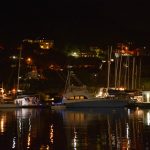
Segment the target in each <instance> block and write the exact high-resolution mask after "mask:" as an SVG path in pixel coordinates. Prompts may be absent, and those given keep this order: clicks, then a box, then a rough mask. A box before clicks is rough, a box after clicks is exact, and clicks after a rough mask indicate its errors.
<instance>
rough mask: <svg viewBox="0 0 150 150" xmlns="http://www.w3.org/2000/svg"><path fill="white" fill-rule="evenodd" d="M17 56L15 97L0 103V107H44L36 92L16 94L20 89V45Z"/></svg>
mask: <svg viewBox="0 0 150 150" xmlns="http://www.w3.org/2000/svg"><path fill="white" fill-rule="evenodd" d="M19 51H20V52H19V58H18V60H19V61H18V75H17V90H16V91H17V93H16V97H15V98H14V99H12V100H11V101H10V102H9V103H5V102H3V103H0V108H24V107H27V108H28V107H46V105H44V104H42V103H41V101H40V96H39V95H37V94H18V93H19V92H20V91H21V90H20V67H21V53H22V46H21V48H20V49H19Z"/></svg>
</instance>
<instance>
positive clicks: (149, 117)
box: [147, 112, 150, 126]
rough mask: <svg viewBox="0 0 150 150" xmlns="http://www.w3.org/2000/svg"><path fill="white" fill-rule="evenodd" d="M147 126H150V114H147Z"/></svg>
mask: <svg viewBox="0 0 150 150" xmlns="http://www.w3.org/2000/svg"><path fill="white" fill-rule="evenodd" d="M147 125H148V126H149V125H150V112H148V113H147Z"/></svg>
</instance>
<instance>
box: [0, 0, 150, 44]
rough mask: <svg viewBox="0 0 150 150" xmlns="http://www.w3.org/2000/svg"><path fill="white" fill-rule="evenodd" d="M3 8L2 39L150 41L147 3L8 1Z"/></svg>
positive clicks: (100, 0)
mask: <svg viewBox="0 0 150 150" xmlns="http://www.w3.org/2000/svg"><path fill="white" fill-rule="evenodd" d="M0 7H1V8H0V18H1V22H0V40H17V39H24V38H40V37H46V38H49V39H53V40H58V41H59V42H62V43H63V42H65V41H70V42H74V43H76V42H77V43H78V42H80V43H82V42H83V43H92V42H93V43H99V42H100V41H107V40H110V41H114V40H133V41H134V40H138V41H144V40H145V41H149V40H150V9H149V3H148V2H147V3H146V2H145V3H144V1H135V0H130V1H129V0H126V1H123V0H76V1H75V0H53V1H52V0H34V1H33V0H26V1H23V0H22V1H20V2H19V1H9V2H8V0H7V1H5V2H4V3H2V4H1V5H0Z"/></svg>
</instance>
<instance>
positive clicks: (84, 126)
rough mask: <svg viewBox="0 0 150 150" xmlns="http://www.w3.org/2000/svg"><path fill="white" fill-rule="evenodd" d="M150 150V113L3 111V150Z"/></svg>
mask: <svg viewBox="0 0 150 150" xmlns="http://www.w3.org/2000/svg"><path fill="white" fill-rule="evenodd" d="M11 149H17V150H26V149H29V150H149V149H150V109H143V110H142V109H134V110H133V109H131V110H130V109H80V110H77V109H73V110H71V109H70V110H68V109H67V110H49V109H0V150H11Z"/></svg>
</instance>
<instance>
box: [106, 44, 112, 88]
mask: <svg viewBox="0 0 150 150" xmlns="http://www.w3.org/2000/svg"><path fill="white" fill-rule="evenodd" d="M111 54H112V46H111V49H110V51H109V48H108V74H107V89H109V85H110V64H111Z"/></svg>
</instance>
